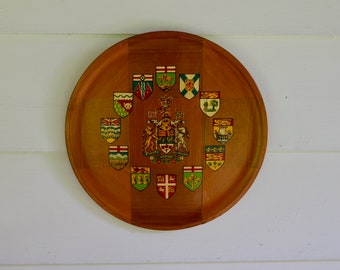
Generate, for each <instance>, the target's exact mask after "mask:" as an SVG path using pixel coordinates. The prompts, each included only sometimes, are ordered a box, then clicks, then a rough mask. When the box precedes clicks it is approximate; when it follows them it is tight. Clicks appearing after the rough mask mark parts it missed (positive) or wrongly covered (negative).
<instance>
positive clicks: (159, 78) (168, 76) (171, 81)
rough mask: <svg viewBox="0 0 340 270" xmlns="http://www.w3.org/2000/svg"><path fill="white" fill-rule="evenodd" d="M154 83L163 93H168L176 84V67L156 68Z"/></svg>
mask: <svg viewBox="0 0 340 270" xmlns="http://www.w3.org/2000/svg"><path fill="white" fill-rule="evenodd" d="M156 83H157V85H158V87H159V88H160V89H162V90H163V91H164V92H167V91H169V90H170V89H171V88H172V87H173V86H174V85H175V83H176V67H175V66H157V67H156Z"/></svg>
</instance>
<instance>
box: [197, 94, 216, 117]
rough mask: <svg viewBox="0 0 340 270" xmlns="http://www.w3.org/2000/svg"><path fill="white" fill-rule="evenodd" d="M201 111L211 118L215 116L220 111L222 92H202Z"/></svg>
mask: <svg viewBox="0 0 340 270" xmlns="http://www.w3.org/2000/svg"><path fill="white" fill-rule="evenodd" d="M200 107H201V110H202V111H203V112H204V113H205V114H206V115H207V116H209V117H211V116H213V115H214V114H215V113H217V111H218V110H219V109H220V92H219V91H202V92H200Z"/></svg>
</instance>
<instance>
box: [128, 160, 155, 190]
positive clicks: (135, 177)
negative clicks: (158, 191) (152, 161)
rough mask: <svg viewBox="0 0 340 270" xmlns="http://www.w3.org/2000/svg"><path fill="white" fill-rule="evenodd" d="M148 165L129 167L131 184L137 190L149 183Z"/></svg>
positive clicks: (142, 188)
mask: <svg viewBox="0 0 340 270" xmlns="http://www.w3.org/2000/svg"><path fill="white" fill-rule="evenodd" d="M150 182H151V180H150V167H139V166H133V167H131V184H132V185H133V187H134V188H135V189H137V190H139V191H142V190H144V189H146V188H147V187H148V186H149V185H150Z"/></svg>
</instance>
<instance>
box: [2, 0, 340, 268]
mask: <svg viewBox="0 0 340 270" xmlns="http://www.w3.org/2000/svg"><path fill="white" fill-rule="evenodd" d="M339 14H340V1H337V0H322V1H321V0H284V1H272V0H257V1H252V0H239V1H232V0H210V1H203V0H191V1H185V0H172V1H168V2H165V1H159V0H158V1H155V0H144V1H128V0H125V1H117V0H96V1H87V0H86V1H85V0H73V1H68V0H64V1H62V0H59V1H58V0H50V1H44V0H0V123H1V126H0V269H8V268H9V269H20V270H21V269H25V270H28V269H63V270H65V269H85V270H87V269H105V270H106V269H198V270H200V269H236V270H239V269H241V270H244V269H247V270H248V269H265V270H266V269H308V270H310V269H312V270H313V269H340V231H339V228H340V211H339V205H340V196H339V191H340V140H339V136H340V124H339V122H340V80H339V71H340V36H339V35H340V17H339ZM155 30H178V31H185V32H190V33H194V34H198V35H201V36H203V37H205V38H208V39H210V40H212V41H215V42H217V43H218V44H220V45H221V46H223V47H224V48H225V49H227V50H228V51H230V52H231V53H232V54H234V55H235V56H236V57H237V58H238V59H239V60H240V61H241V62H242V63H243V64H244V66H246V67H247V69H248V70H249V72H250V73H251V74H252V76H253V78H254V79H255V81H256V82H257V84H258V86H259V88H260V90H261V92H262V95H263V98H264V101H265V104H266V108H267V113H268V122H269V141H268V151H267V156H266V159H265V162H264V165H263V167H262V170H261V172H260V174H259V176H258V177H257V179H256V181H255V183H254V185H253V186H252V188H251V189H250V190H249V192H248V193H247V194H246V195H245V196H244V197H243V199H242V200H241V201H240V202H239V203H238V204H237V205H236V206H235V207H233V208H232V209H231V210H230V211H228V212H227V213H226V214H224V215H223V216H221V217H219V218H217V219H215V220H213V221H211V222H209V223H207V224H204V225H201V226H197V227H194V228H190V229H186V230H180V231H169V232H168V231H166V232H164V231H151V230H145V229H141V228H138V227H133V226H131V225H129V224H126V223H124V222H122V221H120V220H118V219H116V218H114V217H112V216H111V215H109V214H108V213H106V212H105V211H104V210H102V209H101V208H100V207H99V206H98V205H96V204H95V203H94V202H93V201H92V199H91V198H90V197H89V196H88V195H87V194H86V193H85V192H84V190H83V189H82V188H81V186H80V184H79V183H78V181H77V179H76V178H75V176H74V174H73V172H72V170H71V167H70V164H69V161H68V157H67V154H66V150H65V142H64V120H65V112H66V107H67V103H68V99H69V97H70V95H71V92H72V90H73V88H74V86H75V84H76V82H77V80H78V79H79V77H80V76H81V74H82V73H83V72H84V69H85V68H86V67H87V66H88V65H89V64H90V63H91V61H92V60H93V59H94V58H95V57H96V56H98V55H99V54H100V53H101V52H102V51H103V50H105V49H106V48H108V47H109V46H111V45H113V44H115V43H116V42H118V41H120V40H122V39H124V38H126V37H128V36H130V35H132V34H138V33H142V32H148V31H155Z"/></svg>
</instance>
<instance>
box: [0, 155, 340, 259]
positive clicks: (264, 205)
mask: <svg viewBox="0 0 340 270" xmlns="http://www.w3.org/2000/svg"><path fill="white" fill-rule="evenodd" d="M339 163H340V154H310V153H305V154H290V153H288V154H268V155H267V157H266V160H265V163H264V166H263V168H262V170H261V172H260V174H259V176H258V178H257V180H256V181H255V183H254V185H253V186H252V187H251V189H250V190H249V191H248V193H247V194H246V195H245V196H244V197H243V198H242V199H241V200H240V201H239V203H238V204H236V205H235V206H234V207H233V208H232V209H231V210H230V211H228V212H227V213H225V214H224V215H222V216H220V217H219V218H217V219H215V220H213V221H211V222H208V223H206V224H204V225H200V226H196V227H193V228H190V229H186V230H179V231H163V232H161V231H152V230H146V229H141V228H138V227H134V226H132V225H129V224H126V223H124V222H122V221H120V220H118V219H117V218H114V217H112V216H111V215H109V214H108V213H106V212H105V211H104V210H103V209H101V208H100V207H99V206H98V205H97V204H95V203H94V202H93V201H92V199H91V198H90V197H89V196H87V194H86V193H85V191H84V190H83V189H82V188H81V187H80V184H79V183H78V181H77V180H76V179H75V177H74V175H73V174H72V171H71V168H70V165H69V163H68V160H67V156H66V153H62V152H60V153H40V154H37V153H36V154H34V153H27V154H21V153H18V154H14V153H11V154H1V155H0V164H2V170H1V171H0V186H1V188H0V213H1V219H0V227H1V234H0V240H1V241H0V264H38V263H39V264H101V263H103V262H105V263H122V264H125V263H127V264H128V263H148V262H159V263H167V262H169V263H170V262H178V263H194V262H217V263H218V262H233V261H239V262H245V261H291V260H293V261H309V260H326V259H327V260H337V259H339V255H340V254H339V250H340V235H339V233H338V228H339V226H340V214H339V211H338V206H339V204H340V197H339V196H338V190H339V181H338V175H340V168H339V166H338V165H339ZM19 254H20V256H18V255H19Z"/></svg>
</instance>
